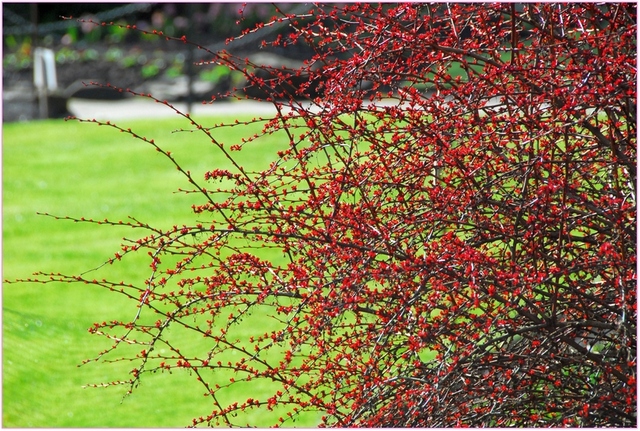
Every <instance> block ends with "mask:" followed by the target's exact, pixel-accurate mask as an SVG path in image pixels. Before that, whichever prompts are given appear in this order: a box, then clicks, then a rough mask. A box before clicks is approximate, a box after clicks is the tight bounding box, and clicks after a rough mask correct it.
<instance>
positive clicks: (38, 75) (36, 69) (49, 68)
mask: <svg viewBox="0 0 640 431" xmlns="http://www.w3.org/2000/svg"><path fill="white" fill-rule="evenodd" d="M33 83H34V84H35V87H36V89H37V91H38V102H39V107H40V118H48V117H49V109H48V95H49V92H52V91H55V90H57V89H58V77H57V76H56V58H55V55H54V53H53V51H52V50H51V49H48V48H40V47H37V48H35V49H34V51H33Z"/></svg>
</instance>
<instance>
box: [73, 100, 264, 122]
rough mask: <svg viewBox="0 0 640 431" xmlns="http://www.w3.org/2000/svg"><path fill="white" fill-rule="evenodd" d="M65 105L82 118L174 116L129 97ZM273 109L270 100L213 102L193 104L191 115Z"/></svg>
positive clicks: (183, 105)
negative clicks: (268, 101) (265, 101)
mask: <svg viewBox="0 0 640 431" xmlns="http://www.w3.org/2000/svg"><path fill="white" fill-rule="evenodd" d="M174 105H175V107H176V108H177V109H180V110H181V111H182V112H186V109H187V104H186V103H175V104H174ZM67 108H68V109H69V111H70V112H71V114H72V115H74V116H76V117H78V118H82V119H96V120H124V119H145V118H174V117H176V118H177V114H176V112H175V111H174V110H173V109H171V108H170V107H168V106H166V105H164V104H162V103H157V102H154V101H153V100H149V99H142V98H132V99H127V100H118V101H100V100H88V99H69V102H68V103H67ZM275 112H276V111H275V108H274V107H273V105H271V104H270V103H263V102H255V101H236V102H216V103H212V104H206V105H203V104H201V103H194V104H193V105H192V106H191V112H190V114H191V115H207V116H218V115H219V116H225V117H226V116H233V115H247V114H249V115H256V116H261V115H272V114H274V113H275Z"/></svg>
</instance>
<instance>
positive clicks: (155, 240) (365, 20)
mask: <svg viewBox="0 0 640 431" xmlns="http://www.w3.org/2000/svg"><path fill="white" fill-rule="evenodd" d="M282 21H286V22H288V23H289V24H290V26H291V33H290V34H289V35H288V36H287V37H281V36H278V38H276V39H275V40H271V41H265V42H263V44H264V46H267V47H268V46H269V45H276V46H282V47H286V46H288V45H290V44H296V43H306V44H309V45H310V46H311V47H313V48H314V52H315V55H314V57H313V58H312V59H311V60H310V61H306V62H305V63H304V65H303V66H302V67H301V68H299V69H295V70H294V69H287V68H286V67H283V68H277V67H261V65H260V64H253V63H250V62H249V61H248V60H246V61H245V60H243V59H241V58H238V57H235V56H233V55H232V54H231V53H228V52H226V51H220V52H210V53H209V55H210V61H209V63H216V64H218V65H220V64H221V65H225V66H227V67H229V68H231V69H232V70H236V71H240V72H242V73H243V74H244V75H245V77H246V79H247V86H254V87H256V88H258V89H261V90H262V91H263V92H264V94H265V96H264V99H265V101H268V102H271V103H273V105H274V106H275V108H276V110H277V114H276V115H274V116H273V117H272V118H268V119H265V120H255V121H256V122H259V121H262V122H263V129H262V135H258V136H248V137H247V139H246V140H245V141H244V142H243V143H241V144H239V145H232V146H230V145H229V143H225V142H220V141H218V140H217V138H215V137H214V135H213V133H212V131H213V130H215V128H214V129H211V128H209V125H207V124H200V123H198V122H197V121H196V120H194V119H192V118H191V117H189V116H188V115H184V117H185V118H186V121H188V122H190V124H191V126H193V128H194V129H195V130H197V131H198V132H199V133H201V134H202V137H203V139H208V140H211V142H212V143H213V144H214V145H215V146H216V147H217V148H218V149H219V151H220V153H221V154H222V155H224V157H225V158H226V159H227V160H228V162H229V167H228V168H224V169H222V168H214V167H213V166H212V168H211V170H210V171H209V172H207V173H206V175H205V176H204V178H196V177H194V176H193V175H192V174H191V173H190V171H189V170H187V168H186V167H183V166H181V165H180V164H179V162H178V161H177V160H175V159H174V158H173V156H172V155H171V154H170V153H169V152H167V151H165V150H163V149H162V148H161V147H160V146H158V145H157V144H156V143H155V142H154V141H153V140H152V139H150V138H146V137H142V136H139V135H136V134H135V131H130V130H124V131H125V132H126V133H130V134H132V135H133V136H134V137H136V138H138V139H140V140H142V141H144V142H146V143H147V144H150V145H152V146H155V147H156V148H157V150H158V151H160V152H161V153H162V154H163V155H164V156H166V157H167V158H168V159H169V160H171V161H172V162H173V163H174V164H175V165H176V167H177V168H178V169H179V170H180V172H182V173H183V174H184V176H185V178H186V180H187V181H188V183H189V184H190V185H191V188H192V190H191V191H192V192H193V193H194V195H193V196H194V204H193V211H194V213H195V214H196V215H197V217H198V219H199V220H201V221H200V222H197V223H192V224H184V225H181V224H180V223H179V222H178V221H176V224H175V225H174V226H173V227H169V228H166V227H164V228H159V227H152V226H149V225H146V224H144V223H138V222H135V221H131V222H129V225H130V226H132V227H133V228H136V229H138V230H139V231H142V232H144V233H143V234H142V235H141V236H140V237H139V239H137V240H134V241H131V242H125V243H124V244H123V246H122V250H120V251H119V252H118V253H116V255H115V257H113V258H112V259H110V261H109V262H110V263H115V261H117V260H120V259H122V258H124V257H126V256H127V255H129V254H132V253H136V254H137V253H147V252H148V254H149V259H150V271H149V270H147V272H146V273H145V272H144V271H143V269H142V268H141V277H140V281H139V282H138V283H133V284H125V283H118V282H112V281H107V280H102V281H99V280H91V279H90V278H86V277H85V276H64V275H62V276H61V275H53V276H52V277H53V278H54V279H55V280H59V281H65V282H86V283H91V284H96V285H100V286H104V287H105V288H108V289H112V290H113V291H114V292H117V293H120V294H123V295H125V296H127V297H128V298H130V299H131V301H132V320H131V321H129V322H117V321H115V322H104V323H97V324H96V325H95V326H94V327H93V328H91V332H92V333H95V334H100V335H104V336H107V337H111V338H112V339H113V340H114V345H113V347H112V349H109V351H105V352H103V353H102V354H101V355H100V356H99V357H98V358H96V359H100V358H102V357H103V355H104V354H107V353H109V352H110V351H111V350H113V349H116V350H117V349H120V348H122V346H123V345H124V344H125V342H126V343H128V344H133V345H138V346H139V347H140V351H139V353H138V354H137V355H134V357H132V358H127V359H132V360H133V361H134V363H135V368H134V369H133V371H132V375H131V378H130V379H129V380H125V381H124V382H114V383H125V384H127V385H129V386H130V388H131V389H133V388H134V387H135V386H136V385H137V384H138V383H139V382H140V381H141V380H142V379H144V377H145V374H147V373H151V372H156V371H167V370H169V371H170V370H174V369H179V368H182V369H188V370H189V371H190V372H192V373H193V376H194V378H195V379H197V380H198V382H200V384H202V385H203V387H204V390H205V391H206V394H207V395H208V396H210V397H211V402H212V410H211V411H210V412H203V416H202V417H200V418H196V419H194V425H198V424H210V425H222V426H234V425H243V424H242V423H241V422H236V419H235V418H234V414H235V413H238V412H240V411H247V410H251V409H269V410H271V409H274V408H276V409H281V408H282V409H284V411H286V412H287V413H285V414H283V418H281V420H280V421H281V422H282V423H285V419H286V418H288V417H295V416H296V415H297V414H300V413H301V412H306V411H319V412H322V414H323V417H322V425H325V426H340V427H348V426H366V427H379V426H383V427H396V426H400V427H440V426H501V427H504V426H525V427H526V426H590V427H593V426H628V427H632V426H635V425H636V361H637V354H636V330H637V326H636V319H637V309H636V306H637V302H636V251H637V250H636V227H635V226H636V224H635V220H636V165H635V161H636V103H637V101H636V79H637V76H636V32H637V28H636V6H635V5H634V4H592V3H591V4H562V5H558V4H541V5H537V4H525V5H516V4H494V5H484V4H458V5H453V4H436V5H426V4H406V5H396V4H385V5H382V6H380V5H372V4H366V3H360V4H353V5H346V6H344V5H343V6H314V7H313V8H311V9H310V10H309V12H308V13H306V14H299V15H287V14H282V15H280V16H277V17H274V18H273V20H272V21H270V22H267V23H264V24H261V25H259V26H258V27H257V28H256V29H255V30H250V31H248V32H246V33H245V35H247V34H250V33H252V32H257V31H259V29H260V28H261V27H263V26H270V25H273V24H274V23H277V22H282ZM245 35H242V36H240V37H245ZM170 39H171V38H170ZM175 40H178V41H179V40H180V39H175ZM183 42H185V43H189V41H188V40H187V39H186V38H185V39H183ZM265 69H267V70H265ZM259 71H260V72H261V73H258V72H259ZM265 71H266V72H268V73H266V74H265ZM301 78H303V79H301ZM294 84H295V85H294ZM120 91H122V90H120ZM237 94H239V95H238V96H236V95H233V94H224V95H220V96H219V97H218V98H219V99H224V98H228V97H240V98H242V97H243V96H242V93H241V92H240V93H237ZM140 96H142V97H150V98H153V96H151V95H140ZM305 98H306V99H307V101H306V102H305V101H301V100H304V99H305ZM158 102H160V103H163V102H162V101H158ZM178 113H179V112H178ZM88 121H90V122H96V123H100V122H98V121H95V120H88ZM101 124H105V123H101ZM107 124H109V125H111V126H112V127H116V128H117V127H118V126H116V125H113V124H110V123H107ZM220 127H224V126H222V125H218V126H216V128H220ZM276 132H277V133H279V134H280V136H285V137H286V140H285V142H284V144H286V148H285V149H283V150H282V151H280V152H278V155H277V157H275V158H274V160H273V162H272V163H271V164H270V166H269V167H268V168H266V169H264V170H262V171H258V172H250V171H248V170H247V169H245V167H243V166H242V165H241V164H239V163H237V162H236V157H235V154H236V151H251V148H252V146H253V145H256V144H257V142H259V141H260V138H261V136H267V135H271V134H274V133H276ZM67 218H68V217H67ZM87 221H89V220H87ZM90 222H91V221H90ZM106 223H111V222H109V221H107V222H106ZM114 224H118V223H116V222H114ZM274 256H275V257H274ZM264 322H269V323H264ZM187 333H195V334H199V336H200V337H201V342H200V343H201V344H200V347H201V348H200V349H199V350H197V351H195V350H193V349H191V350H192V351H190V349H186V348H185V349H183V346H182V345H181V341H182V335H181V334H187ZM238 334H244V335H238ZM160 347H162V349H161V348H160ZM225 370H231V371H232V372H233V373H232V374H229V375H227V374H225V373H224V372H223V371H225ZM221 376H225V377H224V378H223V377H221ZM230 376H231V377H230ZM261 380H265V381H269V382H271V385H272V386H271V387H273V388H274V389H273V392H272V394H271V395H270V396H268V397H265V398H260V399H256V398H255V397H247V398H246V399H236V400H234V401H232V402H228V403H227V402H223V401H221V400H222V397H223V394H224V393H225V390H226V389H227V388H229V387H231V386H234V385H238V384H242V383H243V382H256V381H261ZM273 425H277V424H273Z"/></svg>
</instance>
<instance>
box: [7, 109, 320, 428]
mask: <svg viewBox="0 0 640 431" xmlns="http://www.w3.org/2000/svg"><path fill="white" fill-rule="evenodd" d="M216 121H220V119H216ZM209 123H210V122H205V124H209ZM118 124H119V125H121V126H123V127H131V128H132V129H133V130H135V131H136V132H138V133H140V134H142V135H145V136H148V137H150V138H153V139H155V141H156V142H157V143H159V144H160V145H161V146H163V147H168V148H170V149H171V150H172V152H173V153H174V154H176V155H177V157H178V159H179V160H181V161H183V162H184V165H185V166H187V167H188V168H189V169H191V171H192V172H198V175H196V178H202V177H201V175H200V173H201V172H204V170H205V169H207V168H209V169H211V168H222V167H224V166H225V165H226V163H225V161H224V160H223V159H221V156H220V154H219V152H217V151H216V150H215V149H214V148H212V146H211V145H210V144H209V143H208V141H207V140H206V138H204V137H203V136H202V135H198V134H194V133H178V134H175V133H174V134H171V131H172V130H175V129H177V128H180V127H187V126H188V124H187V123H186V122H185V121H184V120H181V119H179V118H177V119H176V120H171V121H166V120H162V121H136V122H134V121H131V122H125V121H122V122H119V123H118ZM251 127H256V128H255V130H250V128H251ZM257 131H259V126H242V127H236V128H231V129H226V130H225V131H224V132H223V133H224V136H223V137H222V136H221V137H222V138H223V139H222V140H223V141H224V142H227V143H229V144H233V143H238V142H239V141H240V137H242V136H250V134H252V133H253V132H257ZM270 139H271V141H266V140H265V141H263V143H262V144H259V146H258V147H256V148H254V149H252V150H251V152H250V158H245V160H244V162H243V164H244V165H245V166H248V167H249V168H256V167H258V166H264V165H265V163H266V162H267V161H268V160H269V159H270V157H271V156H270V155H271V154H273V153H274V152H275V151H276V149H277V147H279V146H280V145H279V144H280V142H279V141H278V139H277V138H276V137H272V138H270ZM252 165H253V166H252ZM179 187H185V188H187V184H186V182H185V180H184V179H183V177H181V176H180V174H179V173H178V172H177V171H176V170H175V168H174V167H173V166H172V165H171V164H170V163H169V161H168V160H167V159H165V158H163V157H162V156H161V155H160V154H159V153H157V152H155V151H154V150H153V148H151V147H150V146H148V145H146V144H144V143H142V142H141V141H137V140H134V139H133V138H131V137H130V136H128V135H126V134H121V133H119V132H117V131H115V130H113V129H111V128H107V127H98V126H96V125H93V124H80V123H77V122H63V121H44V122H33V123H28V124H8V125H4V126H3V279H14V278H21V277H29V276H30V275H31V274H32V273H33V272H35V271H39V270H44V271H56V272H57V271H60V272H64V273H79V272H83V271H85V270H87V269H91V268H94V267H96V266H98V265H99V264H101V263H102V262H103V261H104V260H105V258H107V257H109V256H111V255H112V254H113V253H114V252H115V251H117V249H118V245H119V243H120V239H121V238H122V237H123V236H127V235H132V234H134V233H135V232H133V233H132V231H131V230H130V229H127V228H113V227H106V226H95V225H89V224H75V223H72V222H68V221H56V220H54V219H51V218H48V217H44V216H38V215H36V212H48V213H52V214H56V215H70V216H78V217H79V216H84V217H91V218H96V219H103V218H106V217H108V218H110V219H116V220H117V219H124V218H126V217H127V216H128V215H134V216H136V217H137V218H138V219H139V220H142V221H148V222H150V223H151V224H156V225H160V226H170V225H172V224H174V223H176V222H178V223H180V224H181V223H183V222H184V223H188V222H189V221H191V220H193V217H192V216H191V215H190V211H189V207H190V205H191V203H193V201H192V199H193V197H190V196H185V195H182V194H174V193H173V192H174V191H175V190H177V189H178V188H179ZM142 262H144V261H143V260H139V259H138V260H137V261H136V260H135V259H134V260H131V261H129V262H128V263H127V261H126V260H125V261H123V263H122V264H121V265H116V266H109V267H108V268H105V269H106V272H104V271H103V273H105V274H107V273H108V276H109V278H113V279H127V278H131V279H137V280H139V279H140V278H141V277H144V276H146V275H147V274H146V271H143V273H136V268H140V264H141V263H142ZM136 263H138V266H137V267H136ZM142 265H144V266H142V268H143V269H144V268H146V265H147V263H146V262H144V263H142ZM132 312H133V309H132V304H131V303H128V302H126V301H123V300H122V299H121V298H119V296H117V295H114V294H112V293H109V292H107V291H103V290H101V289H99V288H97V287H94V286H84V285H65V284H60V283H52V284H47V285H41V284H28V283H22V284H6V283H5V284H4V285H3V426H5V427H151V428H160V427H182V426H185V425H187V424H189V423H190V419H191V418H193V417H195V416H199V415H202V414H204V413H206V412H207V411H208V410H209V409H210V405H209V401H208V398H205V397H203V396H202V388H201V387H200V386H198V385H196V384H194V383H193V379H192V378H189V377H188V376H186V375H180V374H177V373H174V374H173V375H172V376H171V377H169V376H166V375H153V376H147V378H146V379H144V380H143V384H142V385H141V386H140V387H139V388H138V389H137V390H136V391H134V393H133V395H132V396H130V397H128V398H126V399H125V400H124V402H123V403H122V404H121V403H120V401H121V398H122V395H123V394H124V391H125V388H124V387H111V388H107V389H83V388H82V385H83V384H86V383H99V382H103V381H110V380H114V379H116V378H124V377H126V373H127V372H128V370H129V369H130V368H132V366H131V364H130V363H117V364H110V365H105V364H97V365H96V364H88V365H85V366H83V367H80V368H77V365H78V364H80V363H81V362H82V360H84V359H88V358H91V357H94V356H95V355H96V354H97V353H98V352H99V351H100V350H102V349H103V348H105V347H108V344H107V343H106V340H105V339H103V338H101V337H95V336H90V335H89V334H88V333H87V328H88V327H89V326H90V325H91V324H92V323H93V322H95V321H102V320H110V319H123V320H128V319H130V318H131V316H132ZM167 377H169V378H167ZM260 391H261V388H258V387H252V388H251V394H252V395H254V396H255V395H256V394H259V393H260ZM245 396H247V395H245ZM97 411H99V412H100V413H99V414H97ZM251 416H252V417H250V418H247V419H248V421H250V422H252V423H253V424H255V425H258V426H260V425H261V424H260V423H259V422H255V421H257V420H259V419H267V418H264V417H263V416H261V414H258V413H254V414H252V415H251ZM268 420H269V422H267V423H264V424H263V425H262V426H265V425H268V424H269V423H271V420H272V418H269V419H268ZM293 425H300V426H313V425H314V422H313V419H311V421H310V422H309V423H296V424H293Z"/></svg>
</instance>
